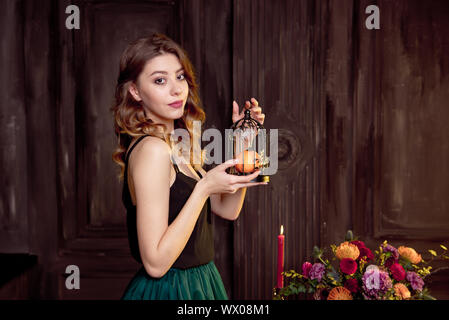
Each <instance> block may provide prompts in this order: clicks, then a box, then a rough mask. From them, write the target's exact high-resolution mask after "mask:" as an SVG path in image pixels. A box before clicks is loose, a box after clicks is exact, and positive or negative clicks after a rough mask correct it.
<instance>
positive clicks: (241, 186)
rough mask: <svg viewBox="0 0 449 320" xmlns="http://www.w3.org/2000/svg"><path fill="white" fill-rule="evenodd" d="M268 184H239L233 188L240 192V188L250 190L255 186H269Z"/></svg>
mask: <svg viewBox="0 0 449 320" xmlns="http://www.w3.org/2000/svg"><path fill="white" fill-rule="evenodd" d="M267 184H268V182H248V183H238V184H235V185H234V186H233V188H234V189H236V190H238V189H240V188H250V187H255V186H261V185H267Z"/></svg>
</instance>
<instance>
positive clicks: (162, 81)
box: [154, 78, 165, 84]
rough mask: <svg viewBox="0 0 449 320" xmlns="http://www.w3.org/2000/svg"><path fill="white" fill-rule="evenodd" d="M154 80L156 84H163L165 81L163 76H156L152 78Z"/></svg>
mask: <svg viewBox="0 0 449 320" xmlns="http://www.w3.org/2000/svg"><path fill="white" fill-rule="evenodd" d="M154 82H155V83H156V84H164V83H165V79H164V78H158V79H156V80H154Z"/></svg>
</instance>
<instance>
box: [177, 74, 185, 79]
mask: <svg viewBox="0 0 449 320" xmlns="http://www.w3.org/2000/svg"><path fill="white" fill-rule="evenodd" d="M185 78H186V76H185V75H184V73H182V74H180V75H179V76H178V79H179V80H185Z"/></svg>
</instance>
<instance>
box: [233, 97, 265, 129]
mask: <svg viewBox="0 0 449 320" xmlns="http://www.w3.org/2000/svg"><path fill="white" fill-rule="evenodd" d="M245 109H249V110H250V111H251V118H253V119H255V120H257V121H259V122H260V124H262V125H263V122H264V120H265V114H264V113H262V108H261V107H260V106H259V102H258V101H257V100H256V99H254V98H251V102H249V101H246V102H245V107H244V108H243V110H242V112H239V110H240V107H239V105H238V103H237V102H235V101H234V102H233V103H232V122H236V121H238V120H240V119H242V118H243V117H244V115H245Z"/></svg>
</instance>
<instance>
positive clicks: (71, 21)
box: [65, 5, 80, 30]
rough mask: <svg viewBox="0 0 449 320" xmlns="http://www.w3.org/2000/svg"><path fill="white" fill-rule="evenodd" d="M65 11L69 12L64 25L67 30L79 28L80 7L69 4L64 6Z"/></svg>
mask: <svg viewBox="0 0 449 320" xmlns="http://www.w3.org/2000/svg"><path fill="white" fill-rule="evenodd" d="M65 13H67V14H70V15H69V16H68V17H67V18H66V19H65V27H66V28H67V29H69V30H71V29H79V28H80V8H78V6H75V5H70V6H67V8H65Z"/></svg>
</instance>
